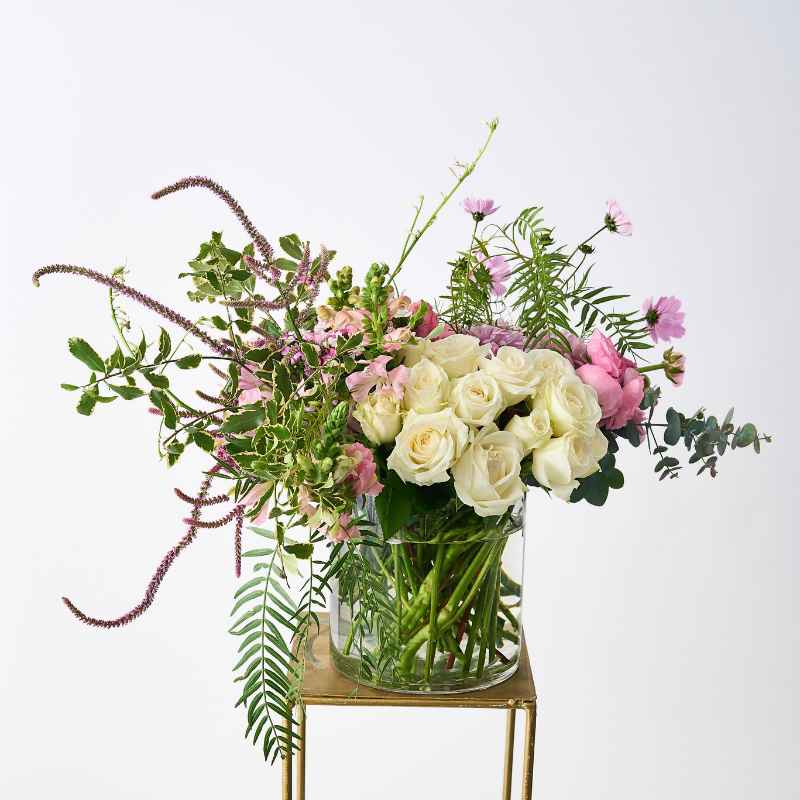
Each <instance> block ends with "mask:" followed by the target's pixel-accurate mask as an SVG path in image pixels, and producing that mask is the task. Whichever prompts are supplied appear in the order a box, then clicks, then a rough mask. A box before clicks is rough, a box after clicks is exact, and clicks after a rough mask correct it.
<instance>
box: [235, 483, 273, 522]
mask: <svg viewBox="0 0 800 800" xmlns="http://www.w3.org/2000/svg"><path fill="white" fill-rule="evenodd" d="M270 488H271V486H270V484H269V483H258V484H256V485H255V486H254V487H253V488H252V489H251V490H250V491H249V492H248V493H247V494H246V495H245V496H244V497H243V498H242V503H243V504H244V506H245V508H248V509H250V508H255V507H256V506H257V505H258V503H259V501H260V500H261V498H262V497H263V496H264V495H265V494H266V493H267V492H268V491H269V489H270ZM268 519H269V500H268V501H267V502H266V503H264V505H263V506H262V508H261V511H259V512H258V514H256V516H255V517H253V519H252V522H253V524H254V525H261V524H262V523H264V522H266V521H267V520H268Z"/></svg>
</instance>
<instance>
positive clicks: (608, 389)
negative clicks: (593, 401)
mask: <svg viewBox="0 0 800 800" xmlns="http://www.w3.org/2000/svg"><path fill="white" fill-rule="evenodd" d="M576 372H577V375H578V377H579V378H580V379H581V380H582V381H583V382H584V383H586V384H588V385H589V386H592V387H593V388H594V390H595V391H596V392H597V402H598V403H600V411H601V413H602V415H603V419H604V420H606V419H610V418H611V417H613V415H614V414H616V413H617V409H619V407H620V405H621V404H622V396H623V390H622V386H621V385H620V382H619V379H618V378H613V377H612V376H611V375H609V374H608V373H607V372H606V371H605V370H604V369H603V368H602V367H598V366H597V365H595V364H584V365H583V366H582V367H579V368H578V369H577V370H576Z"/></svg>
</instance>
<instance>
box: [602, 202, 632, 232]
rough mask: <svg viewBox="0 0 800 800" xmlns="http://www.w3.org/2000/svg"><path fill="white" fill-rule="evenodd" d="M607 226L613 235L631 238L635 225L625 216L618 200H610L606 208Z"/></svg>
mask: <svg viewBox="0 0 800 800" xmlns="http://www.w3.org/2000/svg"><path fill="white" fill-rule="evenodd" d="M605 225H606V228H608V229H609V230H610V231H611V232H612V233H618V234H620V235H621V236H630V235H631V234H632V233H633V225H632V224H631V221H630V220H629V219H628V218H627V217H626V216H625V214H624V213H623V211H622V209H621V208H620V207H619V204H618V203H617V201H616V200H609V201H608V204H607V206H606V218H605Z"/></svg>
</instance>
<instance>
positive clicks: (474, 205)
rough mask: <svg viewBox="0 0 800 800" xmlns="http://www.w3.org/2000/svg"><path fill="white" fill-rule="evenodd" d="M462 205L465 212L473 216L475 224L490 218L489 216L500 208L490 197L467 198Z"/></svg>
mask: <svg viewBox="0 0 800 800" xmlns="http://www.w3.org/2000/svg"><path fill="white" fill-rule="evenodd" d="M462 205H463V206H464V211H466V212H467V213H468V214H472V218H473V219H474V220H475V222H480V221H481V220H482V219H483V218H484V217H488V216H489V214H494V212H495V211H497V209H498V208H499V206H496V205H495V204H494V200H491V199H490V198H488V197H467V198H465V200H464V202H463V203H462Z"/></svg>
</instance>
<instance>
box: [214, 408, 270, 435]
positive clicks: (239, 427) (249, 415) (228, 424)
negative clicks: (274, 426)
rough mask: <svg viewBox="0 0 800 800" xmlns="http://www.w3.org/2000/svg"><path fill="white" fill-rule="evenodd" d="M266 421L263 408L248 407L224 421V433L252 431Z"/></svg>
mask: <svg viewBox="0 0 800 800" xmlns="http://www.w3.org/2000/svg"><path fill="white" fill-rule="evenodd" d="M263 422H264V409H263V408H248V409H247V410H246V411H243V412H241V413H240V414H233V415H231V416H230V417H228V419H226V420H225V422H223V423H222V432H223V433H242V432H243V431H252V430H254V429H255V428H257V427H259V425H261V424H262V423H263Z"/></svg>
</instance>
